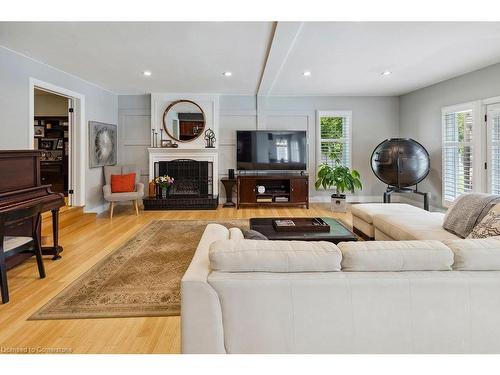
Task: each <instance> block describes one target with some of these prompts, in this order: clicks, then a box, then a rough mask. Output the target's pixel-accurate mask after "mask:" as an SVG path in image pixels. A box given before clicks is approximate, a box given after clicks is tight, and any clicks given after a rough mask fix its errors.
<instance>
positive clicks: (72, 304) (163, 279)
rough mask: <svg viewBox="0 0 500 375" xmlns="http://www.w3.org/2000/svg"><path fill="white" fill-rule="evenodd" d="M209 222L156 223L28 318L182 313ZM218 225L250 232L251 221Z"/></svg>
mask: <svg viewBox="0 0 500 375" xmlns="http://www.w3.org/2000/svg"><path fill="white" fill-rule="evenodd" d="M209 223H211V221H193V220H183V221H178V220H175V221H174V220H156V221H153V222H151V223H150V224H148V225H146V226H145V227H144V228H142V229H141V230H140V231H139V232H138V233H137V234H135V235H134V236H133V237H132V238H130V239H129V240H128V241H127V242H126V243H125V244H124V245H122V246H121V247H119V248H118V249H117V250H115V251H114V252H112V253H111V254H110V255H108V256H107V257H106V258H104V259H102V260H101V261H100V262H99V263H97V264H96V265H95V266H93V267H92V268H91V269H90V270H88V271H87V272H85V273H84V274H83V275H82V276H80V277H79V278H78V279H77V280H76V281H74V282H73V283H72V284H71V285H69V286H68V287H67V288H66V289H64V290H63V291H62V292H61V293H59V294H58V295H57V296H56V297H54V298H53V299H52V300H51V301H49V302H48V303H47V304H46V305H45V306H43V307H42V308H41V309H40V310H38V311H37V312H36V313H35V314H33V315H32V316H31V317H30V318H29V320H47V319H84V318H118V317H134V316H171V315H180V281H181V278H182V276H183V275H184V273H185V272H186V269H187V267H188V266H189V263H190V262H191V259H192V258H193V254H194V252H195V250H196V247H197V245H198V242H199V240H200V238H201V235H202V234H203V231H204V229H205V227H206V226H207V224H209ZM218 223H219V224H222V225H225V226H226V227H228V228H229V227H239V228H242V229H243V228H248V220H232V221H222V222H218Z"/></svg>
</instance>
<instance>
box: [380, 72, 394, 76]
mask: <svg viewBox="0 0 500 375" xmlns="http://www.w3.org/2000/svg"><path fill="white" fill-rule="evenodd" d="M391 74H392V72H391V71H389V70H384V71H383V72H382V73H380V75H381V76H382V77H386V76H390V75H391Z"/></svg>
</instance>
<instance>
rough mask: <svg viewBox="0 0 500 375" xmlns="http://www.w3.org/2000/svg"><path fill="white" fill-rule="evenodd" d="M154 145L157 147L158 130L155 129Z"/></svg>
mask: <svg viewBox="0 0 500 375" xmlns="http://www.w3.org/2000/svg"><path fill="white" fill-rule="evenodd" d="M154 147H158V132H157V131H156V130H155V145H154Z"/></svg>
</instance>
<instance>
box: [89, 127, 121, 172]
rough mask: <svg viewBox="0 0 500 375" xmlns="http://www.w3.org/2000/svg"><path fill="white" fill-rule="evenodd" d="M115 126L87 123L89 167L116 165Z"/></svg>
mask: <svg viewBox="0 0 500 375" xmlns="http://www.w3.org/2000/svg"><path fill="white" fill-rule="evenodd" d="M116 148H117V138H116V125H113V124H106V123H103V122H97V121H89V153H90V155H89V167H90V168H98V167H103V166H105V165H115V164H116V151H117V150H116Z"/></svg>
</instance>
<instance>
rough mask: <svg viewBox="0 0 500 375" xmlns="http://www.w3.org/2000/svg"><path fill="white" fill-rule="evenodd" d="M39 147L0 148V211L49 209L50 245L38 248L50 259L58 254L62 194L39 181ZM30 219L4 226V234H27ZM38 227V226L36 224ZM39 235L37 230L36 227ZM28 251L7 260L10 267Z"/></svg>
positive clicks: (27, 255) (29, 254) (29, 232)
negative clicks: (5, 228)
mask: <svg viewBox="0 0 500 375" xmlns="http://www.w3.org/2000/svg"><path fill="white" fill-rule="evenodd" d="M40 158H41V151H36V150H13V151H3V150H0V212H1V211H11V210H16V209H21V208H25V207H30V206H33V205H36V204H39V203H40V204H42V207H43V208H42V211H43V212H45V211H51V212H52V227H53V245H52V246H48V247H43V248H42V253H43V254H44V255H52V257H53V258H52V259H58V258H60V255H59V254H60V253H61V252H62V250H63V249H62V247H61V246H59V240H58V236H59V208H60V207H62V206H64V204H65V203H64V195H63V194H60V193H54V192H52V191H51V190H50V186H51V185H42V184H41V183H40ZM31 225H33V223H30V222H24V223H22V224H20V225H18V226H16V227H15V228H8V229H7V230H6V233H5V234H6V235H18V236H24V235H28V236H30V235H31ZM39 229H40V228H39ZM39 235H40V230H39ZM31 255H32V254H31V253H27V252H20V253H19V254H18V256H16V257H13V258H12V259H11V260H10V262H8V264H7V267H8V268H11V267H13V266H15V265H16V264H18V263H20V262H22V260H24V259H25V258H26V257H29V256H31Z"/></svg>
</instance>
